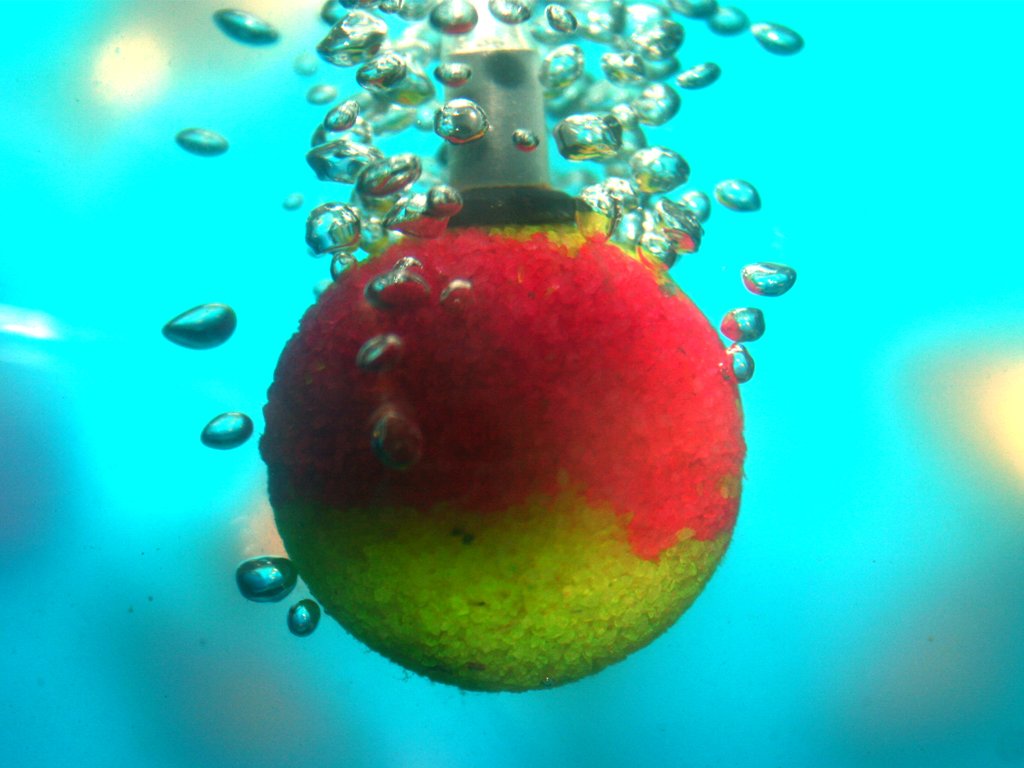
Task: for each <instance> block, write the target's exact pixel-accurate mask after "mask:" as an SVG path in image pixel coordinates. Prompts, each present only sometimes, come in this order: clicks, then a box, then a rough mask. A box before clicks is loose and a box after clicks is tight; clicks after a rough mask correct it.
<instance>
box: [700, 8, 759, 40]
mask: <svg viewBox="0 0 1024 768" xmlns="http://www.w3.org/2000/svg"><path fill="white" fill-rule="evenodd" d="M749 25H750V19H748V18H747V14H745V13H744V12H743V11H741V10H740V9H739V8H726V7H722V6H719V8H718V10H717V11H715V12H714V14H712V15H711V16H710V17H709V18H708V27H709V28H710V29H711V31H712V32H716V33H718V34H719V35H737V34H739V33H740V32H742V31H743V30H745V29H746V28H747V27H748V26H749Z"/></svg>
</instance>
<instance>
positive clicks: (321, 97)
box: [306, 83, 338, 105]
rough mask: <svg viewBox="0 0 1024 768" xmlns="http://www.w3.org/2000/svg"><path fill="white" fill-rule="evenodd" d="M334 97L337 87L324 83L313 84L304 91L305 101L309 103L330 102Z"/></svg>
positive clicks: (335, 96) (336, 94) (336, 95)
mask: <svg viewBox="0 0 1024 768" xmlns="http://www.w3.org/2000/svg"><path fill="white" fill-rule="evenodd" d="M336 98H338V89H337V88H335V87H334V86H333V85H327V84H326V83H321V84H320V85H314V86H313V87H312V88H310V89H309V90H308V91H306V101H308V102H309V103H310V104H317V105H320V104H330V103H331V102H332V101H334V100H335V99H336Z"/></svg>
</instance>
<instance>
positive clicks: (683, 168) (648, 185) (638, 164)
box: [629, 147, 690, 193]
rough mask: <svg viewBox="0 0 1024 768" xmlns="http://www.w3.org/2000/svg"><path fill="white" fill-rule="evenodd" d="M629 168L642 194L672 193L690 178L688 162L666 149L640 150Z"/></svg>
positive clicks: (635, 154) (631, 160)
mask: <svg viewBox="0 0 1024 768" xmlns="http://www.w3.org/2000/svg"><path fill="white" fill-rule="evenodd" d="M629 166H630V168H631V169H632V171H633V178H634V179H636V183H637V186H638V187H639V188H640V191H641V192H648V193H653V192H670V191H672V190H673V189H675V188H676V187H678V186H679V185H680V184H684V183H685V182H686V180H687V179H688V178H689V177H690V166H689V165H688V164H687V162H686V161H685V160H684V159H683V158H682V156H681V155H680V154H679V153H678V152H676V151H674V150H671V149H668V148H666V147H647V148H645V149H641V150H638V151H637V152H635V153H634V154H633V156H632V157H631V158H630V159H629Z"/></svg>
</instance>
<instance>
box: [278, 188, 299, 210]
mask: <svg viewBox="0 0 1024 768" xmlns="http://www.w3.org/2000/svg"><path fill="white" fill-rule="evenodd" d="M281 207H282V208H284V209H285V210H286V211H294V210H297V209H299V208H301V207H302V195H301V194H300V193H298V192H292V193H291V194H290V195H288V196H287V197H286V198H285V199H284V200H282V201H281Z"/></svg>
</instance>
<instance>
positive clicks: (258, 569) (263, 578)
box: [235, 555, 298, 603]
mask: <svg viewBox="0 0 1024 768" xmlns="http://www.w3.org/2000/svg"><path fill="white" fill-rule="evenodd" d="M297 579H298V573H297V572H296V570H295V566H294V565H292V561H291V560H289V559H288V558H286V557H268V556H266V555H264V556H262V557H254V558H251V559H249V560H245V561H243V562H242V563H241V564H239V566H238V568H237V569H236V570H235V582H236V583H237V584H238V591H239V592H241V593H242V596H243V597H244V598H246V599H247V600H252V601H253V602H256V603H276V602H277V601H278V600H283V599H284V598H285V597H287V596H288V594H289V593H290V592H291V591H292V590H293V589H294V588H295V582H296V580H297Z"/></svg>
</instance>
